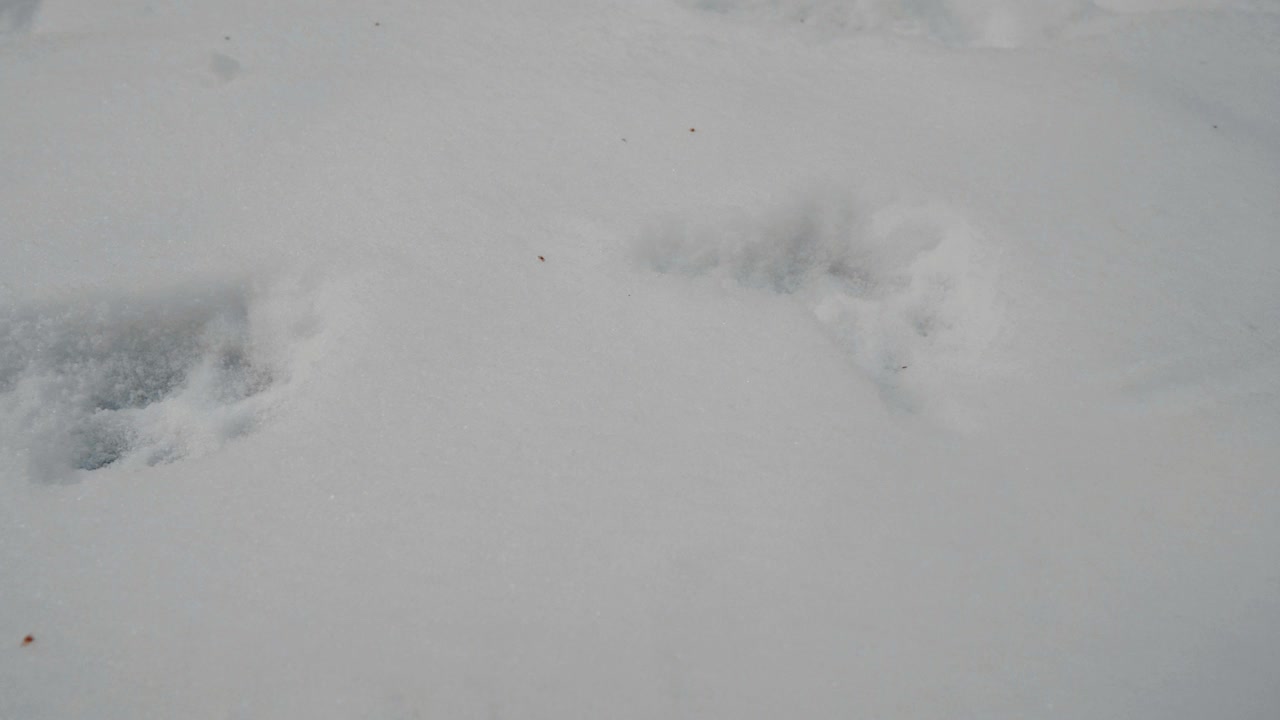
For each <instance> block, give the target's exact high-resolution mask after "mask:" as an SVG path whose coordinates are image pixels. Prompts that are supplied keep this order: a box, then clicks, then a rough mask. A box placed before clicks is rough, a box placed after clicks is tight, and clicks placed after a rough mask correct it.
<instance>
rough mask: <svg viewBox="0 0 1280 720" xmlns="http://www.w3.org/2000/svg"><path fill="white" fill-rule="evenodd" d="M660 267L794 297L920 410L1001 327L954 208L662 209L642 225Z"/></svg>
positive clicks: (989, 281) (972, 239) (967, 368)
mask: <svg viewBox="0 0 1280 720" xmlns="http://www.w3.org/2000/svg"><path fill="white" fill-rule="evenodd" d="M639 252H640V255H641V257H642V260H643V262H645V263H646V264H647V265H648V266H649V267H651V268H652V269H653V270H656V271H657V272H660V273H664V274H676V275H688V276H713V277H720V278H722V279H724V280H727V281H731V282H732V283H733V284H736V285H740V286H742V287H745V288H750V289H754V290H762V291H767V292H770V293H774V294H777V295H778V296H780V297H785V298H788V299H789V300H791V301H794V302H798V303H800V304H801V305H803V306H804V307H806V308H807V309H808V310H809V311H810V312H812V313H813V315H814V317H815V318H816V319H817V320H818V322H819V323H820V324H821V326H822V327H823V329H824V331H825V332H826V333H827V334H828V335H829V336H830V337H831V338H832V339H833V340H834V341H835V342H837V343H838V344H839V345H840V346H841V347H842V348H844V349H845V350H846V351H847V352H848V353H849V354H850V356H851V357H852V359H853V361H854V363H855V364H856V366H857V367H859V368H860V369H861V370H862V371H864V372H865V373H866V374H867V375H868V376H869V377H870V378H871V379H872V380H874V381H875V382H876V383H877V385H878V386H879V387H880V388H881V390H882V395H883V396H884V397H885V399H886V400H887V401H889V402H890V403H891V404H892V405H894V406H897V407H901V408H905V409H911V410H919V409H922V408H923V406H924V405H927V404H928V402H929V397H930V396H932V395H935V394H937V393H939V392H945V386H946V384H947V383H946V382H945V381H946V380H947V379H949V378H954V377H955V376H956V375H957V374H964V373H970V372H976V371H978V369H979V368H980V367H981V365H982V363H983V351H984V350H985V349H986V347H987V346H988V345H989V343H990V342H991V341H992V340H993V339H994V337H995V335H996V333H997V332H998V331H999V329H1000V325H1001V322H1002V313H1001V309H1000V303H999V301H998V298H997V293H996V280H995V268H994V267H993V265H992V263H991V262H990V258H986V257H982V253H983V249H982V244H981V243H980V241H979V238H978V236H977V234H976V233H975V231H974V230H973V228H972V227H971V226H970V225H969V224H968V223H967V222H966V221H965V220H964V218H963V217H961V216H960V215H959V214H957V213H955V212H953V211H951V210H949V209H947V208H945V207H941V206H892V207H887V208H884V209H882V210H880V211H878V212H876V213H875V214H873V215H872V216H871V217H870V218H869V220H867V221H861V220H860V219H859V218H858V217H857V215H856V214H855V213H854V212H853V208H852V205H851V204H849V203H840V202H824V201H819V200H810V201H806V202H802V203H798V204H796V205H794V206H792V207H790V208H786V209H783V210H781V211H778V212H774V213H771V214H767V215H764V216H761V217H751V216H748V215H746V214H743V213H736V214H730V215H726V216H723V217H719V218H713V219H710V220H707V219H698V220H695V221H688V222H686V221H670V222H667V223H666V224H664V225H662V226H660V227H658V228H656V229H654V230H653V231H652V232H650V233H648V234H647V235H645V237H644V238H643V240H642V242H641V243H640V245H639Z"/></svg>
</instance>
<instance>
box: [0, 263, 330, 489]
mask: <svg viewBox="0 0 1280 720" xmlns="http://www.w3.org/2000/svg"><path fill="white" fill-rule="evenodd" d="M315 326H316V323H315V318H314V317H313V316H312V314H311V311H310V309H309V306H308V303H307V302H306V298H305V296H303V295H300V294H299V293H298V291H297V289H296V288H286V287H283V286H277V287H272V288H255V287H253V286H251V285H250V284H247V283H222V284H215V285H209V286H206V287H203V288H201V289H198V290H193V289H190V288H188V289H184V290H182V291H171V292H166V293H156V294H151V295H140V296H134V295H106V296H95V297H76V298H67V299H63V300H61V301H57V302H46V303H41V304H32V305H18V306H15V307H12V308H10V309H8V310H4V311H0V452H2V453H3V455H4V460H5V462H4V463H3V465H0V467H6V468H9V467H12V468H15V469H17V471H18V472H21V470H20V468H21V467H22V466H23V464H24V463H23V462H22V461H21V458H25V460H26V462H25V465H26V469H27V474H28V476H29V477H30V478H31V479H32V480H35V481H41V482H60V481H72V480H76V479H80V478H82V477H83V476H84V473H85V472H88V471H94V470H98V469H100V468H104V467H108V466H113V467H138V466H146V465H157V464H163V463H170V462H174V461H177V460H181V459H183V458H188V457H197V456H200V455H204V454H207V453H210V452H213V451H215V450H217V449H219V448H220V447H222V445H223V444H224V443H226V442H227V441H229V440H231V439H233V438H236V437H239V436H242V435H244V434H246V433H248V432H250V431H252V430H253V429H254V428H255V427H256V426H257V425H258V424H259V422H261V420H262V419H263V417H264V416H265V415H266V414H267V413H268V412H269V411H270V410H271V408H272V407H273V406H274V405H276V404H277V403H278V402H279V401H280V399H281V398H282V397H283V395H284V393H285V392H286V390H287V388H288V386H289V385H290V384H291V381H292V380H293V377H292V376H293V372H292V370H293V367H292V366H293V363H292V356H294V355H296V349H297V348H298V346H299V343H301V342H303V341H305V340H306V338H308V337H309V336H311V335H313V334H314V332H315ZM15 461H16V462H15Z"/></svg>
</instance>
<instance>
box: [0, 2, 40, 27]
mask: <svg viewBox="0 0 1280 720" xmlns="http://www.w3.org/2000/svg"><path fill="white" fill-rule="evenodd" d="M39 9H40V0H0V33H5V32H21V31H24V30H26V29H28V28H30V27H31V23H32V21H33V20H35V17H36V11H38V10H39Z"/></svg>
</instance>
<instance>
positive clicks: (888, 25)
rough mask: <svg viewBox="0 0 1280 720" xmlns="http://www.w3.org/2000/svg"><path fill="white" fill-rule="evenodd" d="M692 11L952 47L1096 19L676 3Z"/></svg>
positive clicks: (929, 5)
mask: <svg viewBox="0 0 1280 720" xmlns="http://www.w3.org/2000/svg"><path fill="white" fill-rule="evenodd" d="M676 2H677V3H678V4H680V5H683V6H685V7H688V8H692V9H694V10H699V11H704V12H709V13H715V14H720V15H724V16H727V17H735V18H741V19H748V20H749V19H759V20H766V21H773V22H783V23H787V24H795V25H797V26H801V25H802V26H804V27H807V28H810V29H812V30H814V31H817V32H829V33H835V34H841V33H850V32H867V31H887V32H891V33H894V34H897V35H908V36H920V37H926V38H930V39H932V40H936V41H938V42H941V43H944V44H946V45H950V46H953V47H993V48H1014V47H1022V46H1025V45H1037V44H1041V43H1044V42H1046V41H1050V40H1053V39H1055V38H1058V37H1061V36H1064V35H1068V34H1070V33H1072V32H1075V31H1081V30H1083V29H1084V28H1085V26H1086V24H1087V21H1089V20H1090V19H1092V18H1096V17H1098V16H1099V15H1101V14H1102V13H1101V11H1100V10H1099V8H1098V6H1097V5H1096V4H1095V3H1093V2H1090V1H1089V0H676Z"/></svg>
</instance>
